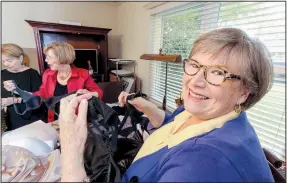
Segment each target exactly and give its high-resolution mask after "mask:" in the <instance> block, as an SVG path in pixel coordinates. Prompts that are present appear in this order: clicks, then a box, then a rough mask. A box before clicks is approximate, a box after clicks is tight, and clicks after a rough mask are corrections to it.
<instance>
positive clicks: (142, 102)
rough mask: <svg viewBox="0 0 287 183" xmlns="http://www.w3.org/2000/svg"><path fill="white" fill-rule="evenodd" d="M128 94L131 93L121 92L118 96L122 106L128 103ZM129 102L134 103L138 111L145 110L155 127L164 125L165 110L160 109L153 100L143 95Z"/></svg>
mask: <svg viewBox="0 0 287 183" xmlns="http://www.w3.org/2000/svg"><path fill="white" fill-rule="evenodd" d="M128 95H129V94H128V93H127V92H121V94H120V95H119V97H118V102H119V104H120V106H124V105H125V104H126V100H127V96H128ZM128 103H130V104H132V105H133V106H134V107H135V108H136V109H137V110H138V111H140V112H143V113H144V114H145V115H146V116H147V117H148V119H149V120H150V122H151V124H152V125H153V126H154V127H156V128H158V127H160V126H161V125H162V123H163V121H164V118H165V112H164V111H163V110H161V109H159V108H158V107H157V106H156V105H155V104H153V103H152V102H150V101H148V100H146V99H144V98H142V97H137V98H135V99H133V100H128Z"/></svg>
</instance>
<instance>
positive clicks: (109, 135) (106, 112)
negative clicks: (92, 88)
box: [84, 97, 121, 182]
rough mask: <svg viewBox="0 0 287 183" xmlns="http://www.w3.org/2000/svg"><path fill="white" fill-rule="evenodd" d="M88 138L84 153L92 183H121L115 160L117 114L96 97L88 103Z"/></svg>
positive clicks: (86, 168) (87, 171)
mask: <svg viewBox="0 0 287 183" xmlns="http://www.w3.org/2000/svg"><path fill="white" fill-rule="evenodd" d="M87 119H88V124H87V127H88V137H87V141H86V145H85V151H84V163H85V170H86V173H87V175H88V176H89V178H90V180H91V181H92V182H120V180H121V177H120V171H119V168H118V167H117V165H116V164H115V162H114V160H113V155H114V153H115V152H116V150H117V136H118V132H117V126H118V124H119V123H120V120H119V118H118V116H117V113H116V112H115V111H114V110H113V109H112V108H110V107H109V106H108V105H106V104H105V103H104V102H103V101H101V100H99V99H98V98H96V97H92V98H91V99H90V100H89V101H88V116H87Z"/></svg>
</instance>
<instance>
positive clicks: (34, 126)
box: [2, 120, 58, 149]
mask: <svg viewBox="0 0 287 183" xmlns="http://www.w3.org/2000/svg"><path fill="white" fill-rule="evenodd" d="M24 138H36V139H38V140H41V141H44V142H45V141H46V142H48V141H49V144H51V145H52V146H53V149H54V147H56V144H57V140H58V135H57V131H56V130H55V129H54V128H53V127H52V126H51V125H50V124H49V123H44V122H43V121H41V120H39V121H36V122H34V123H31V124H29V125H26V126H23V127H21V128H17V129H16V130H13V131H11V132H8V133H5V134H4V135H3V136H2V144H10V142H11V141H15V140H18V139H24Z"/></svg>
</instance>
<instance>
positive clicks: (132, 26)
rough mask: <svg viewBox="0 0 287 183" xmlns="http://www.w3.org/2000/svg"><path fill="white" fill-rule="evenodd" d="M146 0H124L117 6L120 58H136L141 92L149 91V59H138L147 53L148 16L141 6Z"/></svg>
mask: <svg viewBox="0 0 287 183" xmlns="http://www.w3.org/2000/svg"><path fill="white" fill-rule="evenodd" d="M145 4H147V2H125V3H122V4H121V5H120V6H119V7H118V16H117V17H118V18H117V21H118V24H117V25H118V27H117V30H118V34H119V35H121V36H122V39H121V55H120V56H121V58H125V59H135V60H137V65H136V74H137V76H138V77H139V78H140V79H141V80H142V83H141V84H142V88H141V89H142V92H144V93H147V94H148V93H149V61H147V60H140V59H139V58H140V56H141V55H142V54H143V53H148V44H149V41H148V38H149V30H150V29H149V26H150V24H149V21H150V16H149V12H148V10H147V9H145V8H144V7H143V6H144V5H145Z"/></svg>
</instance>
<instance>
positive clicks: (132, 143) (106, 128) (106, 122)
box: [2, 87, 148, 182]
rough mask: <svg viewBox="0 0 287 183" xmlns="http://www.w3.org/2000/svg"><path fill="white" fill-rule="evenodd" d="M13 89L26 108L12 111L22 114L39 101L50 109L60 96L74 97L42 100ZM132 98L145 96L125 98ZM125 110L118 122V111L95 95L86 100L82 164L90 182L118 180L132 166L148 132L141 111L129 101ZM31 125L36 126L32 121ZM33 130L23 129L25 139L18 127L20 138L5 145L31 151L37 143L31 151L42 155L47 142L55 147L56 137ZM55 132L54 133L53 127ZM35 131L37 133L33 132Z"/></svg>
mask: <svg viewBox="0 0 287 183" xmlns="http://www.w3.org/2000/svg"><path fill="white" fill-rule="evenodd" d="M16 91H17V92H18V94H19V95H20V97H21V98H23V101H24V102H25V104H26V109H25V111H19V110H18V109H17V108H16V106H14V107H15V111H16V112H17V113H18V114H19V115H22V114H24V113H25V112H27V111H29V110H33V109H36V108H37V107H39V106H40V105H41V104H42V103H44V104H45V105H46V106H47V108H48V109H51V110H53V109H54V107H55V105H56V104H57V103H58V102H59V101H60V100H61V99H62V98H64V97H71V96H72V95H73V97H75V94H74V93H72V95H71V94H67V95H64V96H57V97H50V98H48V99H43V98H41V97H39V96H33V95H31V94H30V93H28V92H25V91H22V90H21V89H20V88H18V87H16ZM135 97H145V95H143V94H141V93H137V94H132V95H129V96H128V97H127V101H128V100H132V99H134V98H135ZM124 113H125V115H124V118H123V120H122V121H120V119H119V117H118V116H119V114H118V113H117V112H116V111H115V110H114V109H112V108H111V107H109V106H108V105H107V104H106V103H104V102H103V101H101V100H100V99H98V98H97V97H92V98H91V99H90V100H89V101H88V114H87V119H88V124H87V128H88V137H87V141H86V144H85V151H84V165H85V170H86V173H87V175H88V176H89V178H90V180H91V181H92V182H120V180H121V175H123V174H124V172H125V171H126V170H127V168H128V167H129V166H130V165H131V163H132V162H133V159H134V158H135V156H136V154H137V152H138V151H139V149H140V148H141V146H142V144H143V142H144V138H143V132H145V131H147V130H146V127H147V124H148V120H147V118H145V117H143V113H141V112H139V111H137V110H136V109H135V108H134V107H133V106H132V105H131V104H129V103H128V102H127V108H126V110H125V112H124ZM128 118H129V119H130V124H131V125H130V126H128V127H127V128H123V127H124V126H126V122H127V119H128ZM32 124H34V125H35V123H32ZM32 124H31V125H32ZM50 127H51V126H50ZM51 128H53V127H51ZM36 129H37V130H36V131H35V130H34V131H33V130H32V131H33V132H34V133H31V131H27V130H26V131H24V132H23V133H22V134H26V135H27V134H29V135H28V136H25V138H26V139H24V140H23V138H21V137H19V130H18V129H17V130H18V132H17V135H18V137H17V139H22V140H19V141H16V140H15V139H14V140H15V141H16V142H15V141H11V140H7V138H6V140H5V141H6V142H5V143H6V145H15V144H16V145H17V146H18V147H22V148H25V149H26V150H31V152H32V153H33V150H34V149H38V146H41V147H42V148H40V149H41V150H42V151H41V152H34V153H33V154H34V155H35V156H38V157H41V155H43V154H45V155H46V153H47V152H48V151H49V150H48V148H47V147H44V146H47V145H50V147H53V148H55V146H56V144H57V141H56V140H55V139H53V140H52V141H51V140H47V139H38V136H37V135H39V136H41V135H43V134H42V133H43V128H41V127H38V128H36ZM39 129H41V130H39ZM122 129H123V130H122ZM53 130H54V129H53ZM15 131H16V130H15ZM54 132H55V134H57V132H56V131H55V130H54ZM35 133H36V134H37V133H38V134H37V135H35ZM15 134H16V133H15ZM20 134H21V133H20ZM30 134H34V136H32V137H31V136H30ZM131 134H132V135H131ZM7 135H9V134H7ZM17 135H16V136H17ZM29 137H31V138H34V139H31V138H29ZM10 138H11V137H10ZM3 140H4V137H3V138H2V142H3ZM39 140H40V141H39ZM41 140H42V141H41ZM43 141H44V142H43ZM43 143H44V144H46V145H44V144H43ZM35 147H37V148H35ZM50 150H51V149H50ZM46 157H47V156H46ZM23 180H24V179H23Z"/></svg>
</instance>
